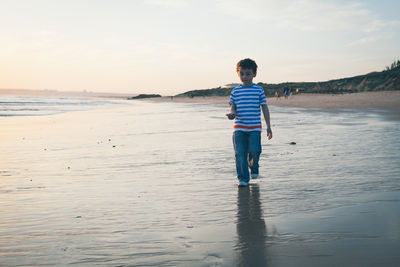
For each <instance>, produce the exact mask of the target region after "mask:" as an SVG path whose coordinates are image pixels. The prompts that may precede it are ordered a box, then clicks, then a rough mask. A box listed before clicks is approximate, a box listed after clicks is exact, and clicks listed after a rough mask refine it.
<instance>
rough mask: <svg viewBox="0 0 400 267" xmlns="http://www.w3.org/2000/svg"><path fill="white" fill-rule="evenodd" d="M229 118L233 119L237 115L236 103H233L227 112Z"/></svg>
mask: <svg viewBox="0 0 400 267" xmlns="http://www.w3.org/2000/svg"><path fill="white" fill-rule="evenodd" d="M226 116H227V117H228V119H230V120H233V119H234V118H235V117H236V105H235V104H233V103H231V109H230V111H229V113H228V114H226Z"/></svg>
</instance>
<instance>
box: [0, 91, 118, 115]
mask: <svg viewBox="0 0 400 267" xmlns="http://www.w3.org/2000/svg"><path fill="white" fill-rule="evenodd" d="M115 104H116V101H111V100H110V101H109V100H103V99H99V98H76V97H75V98H71V97H45V96H17V95H2V96H0V117H10V116H43V115H52V114H58V113H63V112H68V111H78V110H88V109H95V108H99V107H104V106H106V105H107V106H110V105H115Z"/></svg>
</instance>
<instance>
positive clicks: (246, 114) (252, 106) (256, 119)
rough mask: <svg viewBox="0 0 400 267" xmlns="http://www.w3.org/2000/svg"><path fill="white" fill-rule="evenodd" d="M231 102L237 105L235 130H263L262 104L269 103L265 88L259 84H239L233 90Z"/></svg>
mask: <svg viewBox="0 0 400 267" xmlns="http://www.w3.org/2000/svg"><path fill="white" fill-rule="evenodd" d="M229 104H234V105H235V106H236V118H235V126H234V128H235V131H245V132H249V131H261V128H262V126H261V109H260V105H264V104H267V100H266V99H265V94H264V89H263V88H262V87H261V86H258V85H257V84H254V83H253V84H252V85H251V86H249V87H246V86H243V85H239V86H238V87H236V88H235V89H233V90H232V92H231V97H230V99H229Z"/></svg>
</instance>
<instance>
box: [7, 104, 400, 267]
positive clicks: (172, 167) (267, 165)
mask: <svg viewBox="0 0 400 267" xmlns="http://www.w3.org/2000/svg"><path fill="white" fill-rule="evenodd" d="M7 101H8V102H7ZM1 103H2V104H1V105H0V106H1V111H0V114H2V115H1V116H3V117H2V118H0V129H1V133H0V147H1V150H0V159H1V162H0V205H1V210H0V218H1V220H0V265H1V264H4V265H6V266H25V265H35V266H41V265H69V264H75V265H78V266H93V265H101V266H232V265H240V264H238V263H241V262H242V263H243V262H247V261H252V260H255V262H258V263H266V262H269V261H272V263H273V264H272V265H273V266H284V264H283V265H282V264H281V265H280V264H279V262H277V261H274V259H276V258H279V257H281V255H282V251H279V248H280V247H281V246H282V244H283V243H287V242H290V240H298V239H296V237H298V236H296V235H290V236H289V235H283V228H280V227H281V225H280V222H282V221H284V222H287V223H289V221H290V219H289V218H292V217H291V216H296V215H301V216H303V215H305V214H306V215H307V214H308V215H310V216H313V215H315V214H318V213H320V212H327V211H330V210H334V209H338V208H339V209H340V208H345V207H351V206H355V205H359V204H362V203H365V202H366V201H367V200H365V199H368V197H370V196H375V195H380V194H385V193H392V194H395V197H394V198H393V199H394V200H393V201H397V202H395V203H396V204H397V205H398V203H399V202H398V201H399V200H398V199H399V198H398V196H399V192H400V180H399V177H400V175H399V174H400V157H399V151H400V138H399V133H400V122H399V121H396V120H389V119H387V118H386V117H385V116H384V115H383V114H382V113H380V112H374V111H373V110H368V111H365V110H360V109H344V110H321V109H301V108H288V107H275V106H270V112H271V123H272V130H273V134H274V137H273V139H272V140H269V141H268V140H267V137H266V134H265V132H263V136H262V148H263V153H262V155H261V159H260V179H259V180H256V181H252V182H251V186H250V187H249V188H248V189H247V190H245V191H243V190H242V191H241V190H239V189H238V188H237V179H236V172H235V163H234V153H233V146H232V121H229V120H227V119H226V117H225V114H226V113H227V112H228V110H229V107H228V105H223V104H204V103H197V104H193V103H170V102H157V103H156V102H146V101H119V102H118V103H113V102H112V101H107V100H79V99H61V98H56V99H55V98H49V99H45V100H43V99H42V98H40V99H39V98H38V99H34V100H32V99H31V98H29V99H28V98H20V99H11V100H10V99H4V98H2V100H1ZM7 103H8V104H7ZM71 111H74V112H71ZM22 115H24V116H25V115H29V117H23V116H22ZM32 115H40V116H32ZM16 117H19V118H18V119H17V118H16ZM264 131H265V129H264ZM328 217H329V216H328ZM397 219H398V218H397ZM325 223H329V220H328V219H326V220H325ZM282 227H283V226H282ZM251 229H254V230H256V231H252V230H251ZM395 230H396V231H397V232H395V233H396V234H395V238H399V237H398V236H397V235H398V233H399V232H400V231H399V230H398V228H397V229H396V228H395ZM285 231H286V230H285ZM320 237H321V236H320V235H318V236H317V237H316V236H313V238H314V239H313V242H320V241H321V240H320V239H319V238H320ZM329 238H331V239H332V240H338V239H340V238H344V239H346V238H348V239H352V238H353V236H351V233H350V236H345V237H343V233H340V234H339V233H331V234H330V236H329ZM346 240H347V239H346ZM396 240H397V241H398V239H396ZM397 244H398V243H397ZM249 247H250V248H252V249H253V250H254V251H256V252H254V253H253V254H252V252H251V251H249V250H248V249H249ZM314 259H316V258H314ZM318 259H320V260H323V259H324V258H318ZM343 266H345V265H343Z"/></svg>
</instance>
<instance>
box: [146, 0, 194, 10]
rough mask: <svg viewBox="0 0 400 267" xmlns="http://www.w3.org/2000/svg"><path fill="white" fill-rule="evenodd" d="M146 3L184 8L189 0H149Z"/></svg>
mask: <svg viewBox="0 0 400 267" xmlns="http://www.w3.org/2000/svg"><path fill="white" fill-rule="evenodd" d="M145 3H147V4H150V5H154V6H160V7H168V8H182V7H186V6H187V4H188V3H187V0H147V1H145Z"/></svg>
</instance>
